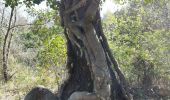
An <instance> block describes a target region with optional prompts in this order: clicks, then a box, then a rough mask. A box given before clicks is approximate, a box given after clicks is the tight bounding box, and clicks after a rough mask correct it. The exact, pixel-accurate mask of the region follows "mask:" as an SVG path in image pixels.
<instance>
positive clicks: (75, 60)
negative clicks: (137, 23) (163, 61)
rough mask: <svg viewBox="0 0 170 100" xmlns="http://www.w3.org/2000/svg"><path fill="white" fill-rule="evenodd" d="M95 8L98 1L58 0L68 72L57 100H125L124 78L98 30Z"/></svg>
mask: <svg viewBox="0 0 170 100" xmlns="http://www.w3.org/2000/svg"><path fill="white" fill-rule="evenodd" d="M99 4H100V0H61V5H60V15H61V21H62V26H63V27H64V28H65V36H66V39H67V55H68V58H67V68H68V70H69V77H68V79H67V80H66V81H65V82H64V83H63V85H62V87H61V89H60V94H59V98H60V99H61V100H79V98H80V97H81V98H83V99H81V100H128V99H129V97H128V93H127V92H126V88H124V86H123V85H124V84H125V78H124V76H123V74H122V73H121V71H120V69H119V66H118V64H117V62H116V60H115V59H114V57H113V55H112V54H111V51H110V49H109V46H108V43H107V40H106V37H105V36H104V33H103V30H102V26H101V18H100V10H99ZM113 66H114V69H115V71H113V69H112V67H113ZM117 75H118V76H117ZM84 93H89V94H91V95H90V96H89V95H84ZM80 94H81V96H80ZM75 95H76V96H75ZM92 95H93V96H92ZM78 96H79V97H78ZM72 98H74V99H72ZM87 98H88V99H87ZM92 98H93V99H92ZM94 98H96V99H94Z"/></svg>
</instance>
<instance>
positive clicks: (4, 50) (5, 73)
mask: <svg viewBox="0 0 170 100" xmlns="http://www.w3.org/2000/svg"><path fill="white" fill-rule="evenodd" d="M13 14H14V8H12V9H11V14H10V19H9V24H8V29H7V32H6V34H5V38H4V44H3V57H2V61H3V62H2V63H3V75H4V80H5V82H7V81H8V72H7V59H6V58H7V55H8V53H7V48H6V47H7V39H8V37H9V35H10V29H11V24H12V17H13Z"/></svg>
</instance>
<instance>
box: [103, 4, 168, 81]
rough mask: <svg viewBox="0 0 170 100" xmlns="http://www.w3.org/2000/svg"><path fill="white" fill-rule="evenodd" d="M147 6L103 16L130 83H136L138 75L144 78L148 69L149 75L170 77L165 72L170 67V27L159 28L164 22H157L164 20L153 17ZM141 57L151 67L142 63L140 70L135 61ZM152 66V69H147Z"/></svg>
mask: <svg viewBox="0 0 170 100" xmlns="http://www.w3.org/2000/svg"><path fill="white" fill-rule="evenodd" d="M132 3H133V2H132ZM136 5H139V4H136ZM151 6H154V5H151ZM148 8H149V7H148V6H146V7H145V6H139V7H137V8H135V7H134V5H133V8H132V7H129V9H127V10H121V11H119V12H116V13H115V15H111V14H108V16H107V17H106V18H105V19H104V30H105V33H106V35H107V38H108V40H109V44H110V47H111V48H112V50H113V53H114V55H115V57H116V58H117V59H118V61H119V64H120V66H121V68H122V70H123V72H124V73H125V75H126V77H127V78H128V79H129V80H130V82H131V83H136V82H137V81H138V79H137V78H141V80H142V79H143V78H144V74H143V73H145V70H147V71H148V74H149V73H150V72H153V73H152V74H150V75H153V76H154V77H158V76H159V77H169V76H168V75H169V74H166V75H165V73H167V70H169V66H168V65H169V60H168V59H169V55H168V51H169V50H170V48H169V44H168V40H169V39H170V37H169V35H170V30H167V28H166V27H159V28H158V27H157V26H162V23H158V22H160V21H162V19H157V20H152V17H153V16H152V14H153V11H152V10H151V11H150V12H147V9H148ZM160 8H161V7H160ZM158 10H163V9H158ZM154 11H155V9H154ZM160 15H161V14H160ZM160 15H157V17H159V16H160ZM138 58H140V59H141V60H144V61H146V62H147V63H150V64H148V67H146V66H145V65H142V67H141V68H142V69H139V64H138V65H137V66H138V67H136V66H135V65H134V63H135V62H136V59H138ZM152 65H153V66H152ZM149 66H150V67H152V68H150V69H148V68H149ZM147 77H148V76H147ZM152 80H155V79H154V78H153V79H152Z"/></svg>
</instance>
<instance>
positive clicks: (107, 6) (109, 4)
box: [101, 0, 123, 17]
mask: <svg viewBox="0 0 170 100" xmlns="http://www.w3.org/2000/svg"><path fill="white" fill-rule="evenodd" d="M122 6H123V5H119V4H116V3H114V2H113V0H106V1H105V2H104V4H103V5H102V10H101V16H102V17H103V16H104V15H105V14H106V13H107V12H111V13H114V12H116V11H117V10H120V9H121V8H122Z"/></svg>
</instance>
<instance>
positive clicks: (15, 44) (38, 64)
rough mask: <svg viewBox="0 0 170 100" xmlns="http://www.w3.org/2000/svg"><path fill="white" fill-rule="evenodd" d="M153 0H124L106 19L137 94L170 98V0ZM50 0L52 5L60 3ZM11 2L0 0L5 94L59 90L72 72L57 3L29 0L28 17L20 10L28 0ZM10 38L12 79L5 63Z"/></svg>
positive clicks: (9, 99) (3, 99) (144, 99)
mask: <svg viewBox="0 0 170 100" xmlns="http://www.w3.org/2000/svg"><path fill="white" fill-rule="evenodd" d="M7 1H8V0H7ZM7 1H6V2H7ZM9 1H10V0H9ZM151 1H152V2H151ZM151 1H148V2H149V3H148V2H147V0H146V1H145V2H144V1H139V0H131V1H128V2H126V4H124V2H120V1H119V4H121V5H126V6H123V7H122V8H121V9H119V10H117V11H116V12H114V13H111V12H108V13H107V14H106V15H104V16H103V20H102V22H103V29H104V32H105V35H106V36H107V39H108V42H109V45H110V47H111V49H112V52H113V55H114V56H115V57H116V59H117V60H118V62H119V65H120V67H121V70H122V72H123V73H124V75H125V77H126V79H127V81H128V83H129V87H130V93H131V94H132V95H133V97H134V100H151V99H153V100H161V99H163V100H168V99H170V1H169V0H161V1H159V0H151ZM35 2H37V1H36V0H35ZM51 2H53V1H48V2H47V5H48V6H52V7H53V8H55V5H53V4H54V3H51ZM115 2H116V1H115ZM7 4H9V6H8V7H6V5H5V2H4V1H0V57H1V59H0V70H1V73H0V100H21V99H23V98H24V95H25V94H26V93H27V92H28V91H29V90H30V89H32V88H33V87H35V86H37V85H42V86H44V87H47V88H49V89H51V90H52V91H53V92H57V89H58V87H60V85H61V83H62V82H63V80H64V79H66V78H67V74H66V73H67V69H66V68H65V64H66V56H67V54H66V45H65V42H66V41H65V40H66V39H65V37H64V34H63V29H62V27H61V26H60V16H59V12H58V11H57V10H55V9H57V8H55V9H49V8H48V7H47V9H43V10H37V9H35V8H34V7H33V6H32V5H31V4H29V3H25V4H28V5H27V6H30V5H31V6H30V8H28V9H26V10H25V11H26V12H27V15H28V16H29V19H26V18H25V17H23V15H22V14H21V11H20V8H21V7H22V6H24V5H25V4H23V3H18V4H15V3H14V4H15V6H14V5H13V4H12V3H11V4H10V3H7ZM11 15H12V17H11ZM7 34H8V39H7V40H5V36H6V35H7ZM5 41H6V48H7V49H6V50H5V51H6V52H7V55H6V63H7V69H6V72H7V76H8V77H7V78H8V82H7V83H5V81H4V75H3V72H4V68H3V66H2V62H3V48H4V42H5ZM8 52H9V54H8ZM8 55H9V57H8Z"/></svg>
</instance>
